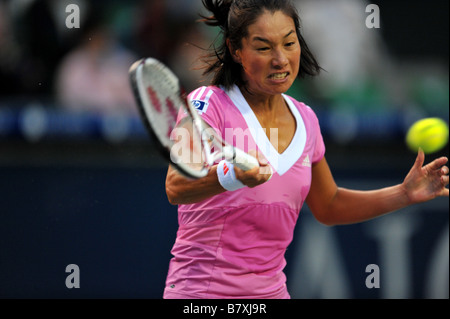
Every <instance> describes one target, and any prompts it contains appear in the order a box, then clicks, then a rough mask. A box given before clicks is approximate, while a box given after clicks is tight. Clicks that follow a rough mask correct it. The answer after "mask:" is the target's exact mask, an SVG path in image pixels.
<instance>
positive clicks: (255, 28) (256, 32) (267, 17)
mask: <svg viewBox="0 0 450 319" xmlns="http://www.w3.org/2000/svg"><path fill="white" fill-rule="evenodd" d="M292 31H293V32H292ZM292 33H293V34H296V27H295V23H294V20H293V19H292V17H290V16H288V15H286V14H285V13H284V12H282V11H276V12H269V11H264V12H263V13H262V14H261V15H260V16H259V17H258V18H257V19H256V21H255V22H254V23H253V24H251V25H249V27H248V36H247V38H248V39H250V40H252V39H253V38H255V37H256V38H264V39H267V40H277V39H280V38H285V37H286V36H288V35H290V34H292Z"/></svg>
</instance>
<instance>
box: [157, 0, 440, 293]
mask: <svg viewBox="0 0 450 319" xmlns="http://www.w3.org/2000/svg"><path fill="white" fill-rule="evenodd" d="M203 4H204V5H205V7H206V9H208V10H209V11H210V12H211V13H212V15H211V16H210V17H205V19H204V22H205V23H206V24H208V25H211V26H220V28H221V29H222V31H223V43H221V46H220V47H217V48H216V49H215V52H213V54H212V55H210V56H209V58H210V60H209V61H208V64H207V68H206V71H205V74H210V73H212V74H213V75H214V77H213V81H212V85H211V86H206V87H200V88H198V89H197V90H195V91H193V92H192V93H191V94H190V96H189V98H190V100H192V101H193V103H195V105H196V106H197V109H198V111H199V113H200V114H201V116H202V118H203V119H204V120H205V121H206V122H207V123H208V124H209V125H210V126H211V127H213V128H214V129H216V131H217V132H219V133H220V134H221V135H222V137H223V138H224V140H226V141H227V142H228V143H230V144H232V145H234V146H236V147H239V148H241V149H243V150H244V151H246V152H249V153H252V154H254V155H255V156H257V158H258V159H259V161H260V167H259V168H254V169H251V170H249V171H243V170H241V169H239V168H237V167H235V166H233V164H232V163H229V162H226V161H222V162H220V163H218V165H216V166H215V167H214V168H213V169H212V170H211V172H210V173H209V175H208V176H206V177H204V178H202V179H199V180H190V179H187V178H185V177H183V175H181V174H180V173H178V172H177V171H176V170H175V169H174V168H172V167H169V170H168V174H167V179H166V192H167V196H168V199H169V201H170V203H172V204H174V205H179V208H178V220H179V229H178V233H177V239H176V242H175V244H174V247H173V249H172V254H173V258H172V260H171V261H170V266H169V271H168V276H167V280H166V287H165V291H164V298H166V299H215V298H218V299H231V298H238V299H265V298H267V299H289V298H290V295H289V292H288V290H287V288H286V276H285V274H284V273H283V268H284V267H285V265H286V261H285V257H284V256H285V251H286V248H287V247H288V245H289V244H290V243H291V241H292V239H293V238H292V237H293V232H294V227H295V224H296V222H297V218H298V216H299V212H300V210H301V208H302V205H303V204H304V203H305V202H306V203H307V204H308V206H309V208H310V209H311V211H312V213H313V214H314V216H315V218H316V219H317V220H318V221H319V222H321V223H323V224H325V225H330V226H331V225H343V224H352V223H360V222H363V221H367V220H370V219H373V218H375V217H379V216H382V215H384V214H387V213H390V212H393V211H395V210H398V209H401V208H404V207H406V206H408V205H412V204H416V203H421V202H425V201H428V200H431V199H433V198H436V197H438V196H448V195H449V191H448V189H447V188H446V185H448V182H449V177H448V173H449V169H448V168H447V167H446V166H445V165H446V163H447V158H440V159H437V160H435V161H433V162H432V163H430V164H428V165H426V166H423V164H424V160H425V155H424V153H423V152H422V151H419V154H418V156H417V161H416V163H415V164H414V166H413V167H412V169H411V171H410V172H409V174H408V175H407V176H406V178H405V179H404V181H403V182H402V184H399V185H396V186H392V187H387V188H384V189H379V190H374V191H357V190H349V189H344V188H340V187H338V186H337V185H336V183H335V181H334V179H333V175H332V173H331V172H330V169H329V166H328V164H327V161H326V158H325V145H324V142H323V139H322V135H321V131H320V127H319V122H318V119H317V117H316V115H315V113H314V111H313V110H312V109H311V108H310V107H308V106H306V105H305V104H304V103H301V102H298V101H296V100H295V99H293V98H292V97H289V96H287V95H285V94H284V93H285V92H286V91H287V90H288V89H289V88H290V86H291V85H292V84H293V82H294V80H295V79H296V78H297V76H304V75H311V76H313V75H317V74H318V73H319V71H320V66H319V64H318V63H317V62H316V60H315V58H314V56H313V55H312V54H311V52H310V50H309V49H308V46H307V44H306V42H305V40H304V38H303V37H302V35H301V33H300V22H299V21H300V20H299V16H298V13H297V11H296V9H295V7H294V6H293V4H292V3H291V2H290V1H289V0H234V1H232V0H203Z"/></svg>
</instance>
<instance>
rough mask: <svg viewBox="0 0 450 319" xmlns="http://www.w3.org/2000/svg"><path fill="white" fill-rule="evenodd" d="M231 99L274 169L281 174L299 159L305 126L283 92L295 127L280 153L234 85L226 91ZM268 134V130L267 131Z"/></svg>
mask: <svg viewBox="0 0 450 319" xmlns="http://www.w3.org/2000/svg"><path fill="white" fill-rule="evenodd" d="M226 93H227V95H228V96H229V97H230V99H231V101H232V102H233V103H234V105H235V106H236V108H237V109H238V110H239V112H240V113H241V114H242V116H243V117H244V119H245V122H246V123H247V126H248V128H249V130H250V133H251V134H252V136H253V139H254V140H255V142H256V144H257V145H258V148H259V150H260V151H261V152H262V153H263V154H264V156H265V157H266V159H267V160H268V161H269V163H270V165H272V167H273V168H274V170H275V171H276V172H277V173H278V174H279V175H280V176H281V175H284V174H285V173H286V172H287V171H288V170H289V169H290V168H291V167H292V166H294V164H295V163H296V162H297V161H298V160H299V159H300V157H301V156H302V154H303V151H304V150H305V146H306V127H305V123H304V122H303V118H302V116H301V114H300V112H299V111H298V109H297V108H296V107H295V105H294V103H293V102H292V100H291V99H290V98H288V97H287V96H286V95H284V94H283V98H284V100H285V101H286V103H287V105H288V106H289V108H290V110H291V112H292V114H293V115H294V117H295V120H296V122H297V129H296V131H295V134H294V138H293V139H292V141H291V143H290V144H289V146H288V148H287V149H286V150H285V151H284V152H283V153H282V154H280V153H278V151H277V150H276V149H275V147H274V146H273V145H272V143H270V140H269V138H268V137H267V135H266V133H265V132H264V129H263V128H262V126H261V124H260V123H259V121H258V118H257V117H256V115H255V113H254V112H253V110H252V108H251V107H250V105H249V104H248V103H247V101H246V99H245V98H244V96H243V95H242V92H241V90H240V89H239V87H237V86H236V85H235V86H234V87H233V88H232V89H231V90H229V91H226ZM269 135H270V131H269Z"/></svg>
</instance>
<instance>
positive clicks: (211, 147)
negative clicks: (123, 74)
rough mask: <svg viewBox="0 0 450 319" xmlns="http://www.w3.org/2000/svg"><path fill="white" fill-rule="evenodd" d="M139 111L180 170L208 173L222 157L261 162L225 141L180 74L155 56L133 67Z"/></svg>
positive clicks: (242, 164)
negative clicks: (204, 116) (185, 89)
mask: <svg viewBox="0 0 450 319" xmlns="http://www.w3.org/2000/svg"><path fill="white" fill-rule="evenodd" d="M129 77H130V82H131V87H132V89H133V93H134V97H135V100H136V104H137V106H138V108H139V111H140V112H139V113H140V115H141V118H142V120H143V123H144V125H145V126H146V128H147V130H148V132H149V134H150V135H151V137H152V138H153V140H154V141H155V142H156V146H157V149H158V150H159V152H160V153H161V155H162V156H163V158H165V159H166V160H167V161H169V163H171V164H172V165H173V166H174V167H175V168H176V169H177V170H178V171H179V172H180V173H182V174H183V175H185V176H187V177H190V178H195V179H197V178H202V177H205V176H206V175H207V174H208V172H209V171H210V169H211V167H212V166H213V165H215V164H216V163H218V162H219V161H220V160H222V159H225V160H227V161H229V162H232V163H233V164H234V165H236V166H237V167H239V168H241V169H242V170H245V171H247V170H250V169H252V168H254V167H258V166H259V162H258V160H257V159H256V158H255V157H253V156H251V155H249V154H247V153H245V152H244V151H242V150H240V149H238V148H235V147H233V146H231V145H230V144H228V143H226V142H225V141H223V139H222V138H221V136H220V135H219V134H217V132H216V130H215V129H214V128H211V127H210V126H209V125H208V124H206V122H205V121H204V120H203V119H202V118H201V117H200V115H199V114H198V111H197V110H196V109H195V107H194V105H193V103H192V102H191V101H188V100H187V98H186V95H185V94H184V92H183V90H182V88H181V86H180V81H179V79H178V77H177V76H176V75H175V74H174V73H173V72H172V71H171V70H170V69H169V68H168V67H167V66H166V65H164V64H163V63H162V62H160V61H158V60H157V59H154V58H144V59H141V60H139V61H136V62H135V63H134V64H133V65H132V66H131V67H130V70H129Z"/></svg>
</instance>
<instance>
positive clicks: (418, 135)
mask: <svg viewBox="0 0 450 319" xmlns="http://www.w3.org/2000/svg"><path fill="white" fill-rule="evenodd" d="M447 142H448V125H447V123H446V122H445V121H444V120H442V119H440V118H437V117H431V118H425V119H421V120H419V121H417V122H415V123H414V124H413V125H412V126H411V127H410V128H409V130H408V133H407V134H406V144H407V145H408V147H409V148H410V149H411V150H412V151H413V152H417V151H418V150H419V148H422V150H423V151H424V152H425V154H430V153H435V152H438V151H440V150H441V149H442V148H443V147H444V146H445V145H447Z"/></svg>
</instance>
